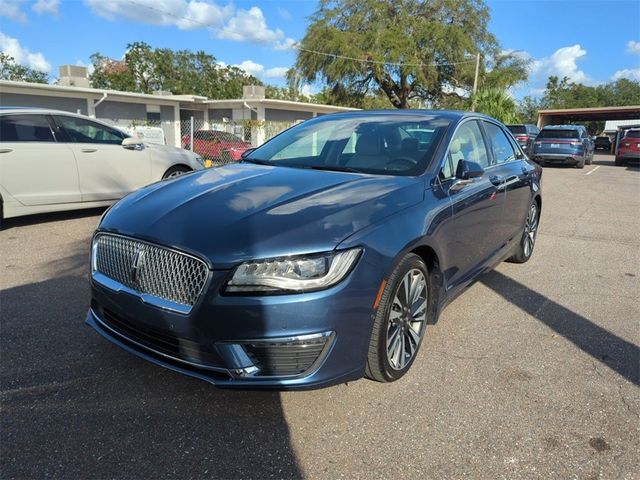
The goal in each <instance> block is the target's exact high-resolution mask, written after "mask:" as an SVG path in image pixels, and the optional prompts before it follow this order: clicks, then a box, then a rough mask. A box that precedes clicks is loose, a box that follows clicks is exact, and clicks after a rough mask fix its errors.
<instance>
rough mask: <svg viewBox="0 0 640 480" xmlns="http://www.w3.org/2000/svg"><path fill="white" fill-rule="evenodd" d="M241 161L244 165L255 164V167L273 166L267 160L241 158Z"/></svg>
mask: <svg viewBox="0 0 640 480" xmlns="http://www.w3.org/2000/svg"><path fill="white" fill-rule="evenodd" d="M241 161H242V162H246V163H255V164H256V165H271V166H274V165H275V164H274V163H273V162H271V161H269V160H260V159H259V158H243V159H242V160H241Z"/></svg>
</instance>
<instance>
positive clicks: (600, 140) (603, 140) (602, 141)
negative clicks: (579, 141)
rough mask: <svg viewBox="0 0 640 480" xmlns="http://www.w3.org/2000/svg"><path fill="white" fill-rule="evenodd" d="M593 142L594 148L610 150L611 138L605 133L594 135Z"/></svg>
mask: <svg viewBox="0 0 640 480" xmlns="http://www.w3.org/2000/svg"><path fill="white" fill-rule="evenodd" d="M593 143H594V149H595V150H605V151H607V152H610V151H611V139H610V138H609V137H608V136H606V135H602V136H600V137H596V138H595V140H594V141H593Z"/></svg>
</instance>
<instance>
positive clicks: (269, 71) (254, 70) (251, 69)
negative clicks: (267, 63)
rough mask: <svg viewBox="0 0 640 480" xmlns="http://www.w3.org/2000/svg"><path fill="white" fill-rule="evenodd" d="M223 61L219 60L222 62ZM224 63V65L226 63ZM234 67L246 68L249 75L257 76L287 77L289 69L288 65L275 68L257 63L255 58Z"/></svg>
mask: <svg viewBox="0 0 640 480" xmlns="http://www.w3.org/2000/svg"><path fill="white" fill-rule="evenodd" d="M220 63H221V62H218V64H220ZM222 63H223V66H226V64H224V62H222ZM233 66H234V67H238V68H240V69H241V70H244V71H245V72H247V73H248V74H249V75H253V76H254V77H257V78H285V77H286V75H287V71H288V70H289V69H288V68H287V67H273V68H265V67H264V65H262V64H260V63H256V62H254V61H253V60H245V61H244V62H242V63H238V64H236V65H233Z"/></svg>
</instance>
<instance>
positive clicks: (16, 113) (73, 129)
mask: <svg viewBox="0 0 640 480" xmlns="http://www.w3.org/2000/svg"><path fill="white" fill-rule="evenodd" d="M202 168H204V167H203V161H202V158H201V157H200V156H198V155H196V154H194V153H192V152H189V151H187V150H182V149H179V148H175V147H169V146H165V145H152V144H146V143H142V141H141V140H139V139H137V138H133V137H130V136H129V135H127V134H126V133H123V132H121V131H120V130H118V129H116V128H114V127H112V126H109V125H108V124H106V123H103V122H100V121H97V120H95V119H92V118H89V117H85V116H82V115H74V114H72V113H67V112H61V111H56V110H45V109H32V108H8V107H2V108H0V222H1V221H2V219H3V218H9V217H17V216H20V215H28V214H32V213H42V212H53V211H59V210H73V209H78V208H90V207H99V206H106V205H110V204H112V203H113V202H114V201H116V200H118V199H120V198H122V197H123V196H124V195H126V194H128V193H129V192H132V191H134V190H136V189H138V188H140V187H143V186H145V185H148V184H150V183H152V182H155V181H158V180H161V179H165V178H170V177H174V176H177V175H181V174H183V173H186V172H189V171H192V170H199V169H202Z"/></svg>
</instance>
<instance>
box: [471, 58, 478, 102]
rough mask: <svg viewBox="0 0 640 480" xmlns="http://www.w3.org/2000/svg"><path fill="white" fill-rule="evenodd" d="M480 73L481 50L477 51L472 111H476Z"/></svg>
mask: <svg viewBox="0 0 640 480" xmlns="http://www.w3.org/2000/svg"><path fill="white" fill-rule="evenodd" d="M479 74H480V52H478V53H476V75H475V77H473V99H472V100H471V111H472V112H475V111H476V92H477V91H478V75H479Z"/></svg>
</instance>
